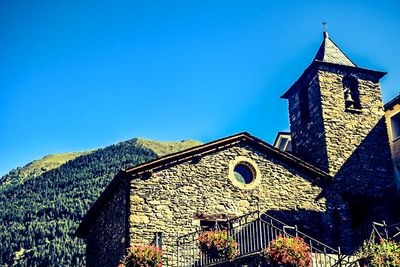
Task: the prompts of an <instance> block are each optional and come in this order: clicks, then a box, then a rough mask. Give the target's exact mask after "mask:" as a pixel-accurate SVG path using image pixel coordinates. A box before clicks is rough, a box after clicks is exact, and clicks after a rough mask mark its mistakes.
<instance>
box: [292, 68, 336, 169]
mask: <svg viewBox="0 0 400 267" xmlns="http://www.w3.org/2000/svg"><path fill="white" fill-rule="evenodd" d="M302 90H307V94H306V95H307V96H308V103H309V108H308V111H309V114H310V120H309V122H304V121H302V120H301V114H300V100H299V95H300V91H302ZM320 103H321V94H320V90H319V81H318V76H317V75H316V73H315V72H313V73H311V74H310V75H309V76H308V77H306V78H305V79H304V82H303V83H302V84H300V85H299V86H298V88H296V93H294V94H292V95H291V96H290V98H289V116H290V118H289V119H290V133H291V137H292V150H293V153H294V154H295V155H297V156H298V157H299V158H301V159H303V160H305V161H307V162H309V163H311V164H313V165H314V166H317V167H318V168H320V169H322V170H324V171H326V172H328V160H327V152H326V144H325V133H324V126H323V121H322V107H321V104H320Z"/></svg>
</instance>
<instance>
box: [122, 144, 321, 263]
mask: <svg viewBox="0 0 400 267" xmlns="http://www.w3.org/2000/svg"><path fill="white" fill-rule="evenodd" d="M238 157H245V158H249V159H251V160H252V161H253V162H255V163H256V164H257V165H258V168H259V171H260V179H261V180H260V181H259V182H260V183H259V184H258V186H256V187H255V188H254V189H252V190H246V189H240V188H238V187H237V186H234V185H233V184H232V182H231V180H230V179H229V178H228V172H229V164H230V162H232V161H233V160H235V159H237V158H238ZM130 190H131V193H130V217H129V223H130V231H129V235H130V244H131V245H133V244H144V245H146V244H149V243H150V242H151V241H152V239H153V238H154V234H155V233H156V232H162V234H163V251H164V253H165V254H166V255H169V256H171V254H172V253H173V251H175V247H174V246H175V245H176V237H177V236H178V235H183V234H187V233H190V232H193V231H195V230H197V229H199V223H200V221H199V220H197V219H195V214H205V215H216V214H219V215H228V216H239V215H243V214H246V213H248V212H251V211H255V210H257V209H258V208H259V209H260V210H261V211H267V210H268V211H275V212H276V214H281V215H285V212H287V214H286V215H290V216H288V217H290V218H292V220H297V221H300V223H299V225H300V226H301V227H303V229H306V230H305V231H306V232H307V230H310V229H314V225H313V224H315V223H316V222H318V223H319V222H320V221H321V220H324V222H325V223H326V224H324V225H325V226H324V227H327V228H329V219H326V217H324V216H325V212H326V210H327V207H326V206H327V203H326V199H325V198H324V197H321V193H322V189H321V188H320V187H318V186H313V185H312V184H311V182H310V181H309V180H308V178H307V177H303V176H302V175H301V174H299V173H298V172H297V171H296V170H294V169H293V168H291V167H289V166H286V165H285V164H283V163H281V162H279V161H277V160H275V159H273V158H271V157H270V156H268V155H264V154H262V153H260V152H257V151H256V150H254V149H252V148H251V147H249V146H245V145H236V146H233V147H230V148H226V149H224V150H221V151H215V152H213V153H211V154H208V155H205V156H203V157H202V158H201V160H200V162H198V163H192V162H190V161H187V162H184V163H181V164H178V165H175V166H171V167H169V168H166V169H163V170H160V171H156V172H154V173H153V174H152V177H151V178H150V179H148V180H140V179H132V181H131V189H130ZM276 214H274V215H276ZM320 218H324V219H320ZM307 221H308V223H309V224H308V223H307ZM320 233H325V232H324V231H320Z"/></svg>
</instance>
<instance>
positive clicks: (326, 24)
mask: <svg viewBox="0 0 400 267" xmlns="http://www.w3.org/2000/svg"><path fill="white" fill-rule="evenodd" d="M322 27H324V32H326V31H328V22H326V21H324V22H322Z"/></svg>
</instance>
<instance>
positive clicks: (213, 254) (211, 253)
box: [208, 247, 221, 259]
mask: <svg viewBox="0 0 400 267" xmlns="http://www.w3.org/2000/svg"><path fill="white" fill-rule="evenodd" d="M208 256H210V258H213V259H216V258H219V257H220V256H221V255H220V253H219V251H218V250H217V249H216V248H215V247H212V248H211V249H210V251H209V252H208Z"/></svg>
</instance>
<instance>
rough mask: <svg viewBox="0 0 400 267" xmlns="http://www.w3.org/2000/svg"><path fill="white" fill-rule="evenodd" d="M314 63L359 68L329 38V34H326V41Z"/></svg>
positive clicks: (323, 42)
mask: <svg viewBox="0 0 400 267" xmlns="http://www.w3.org/2000/svg"><path fill="white" fill-rule="evenodd" d="M314 61H322V62H327V63H333V64H338V65H344V66H351V67H357V65H356V64H354V62H353V61H351V60H350V58H348V57H347V56H346V55H345V54H344V53H343V51H342V50H340V48H339V47H338V46H337V45H336V44H335V43H334V42H333V41H332V40H331V39H330V38H329V35H328V32H324V40H323V41H322V44H321V46H320V47H319V49H318V52H317V54H316V55H315V58H314Z"/></svg>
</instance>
